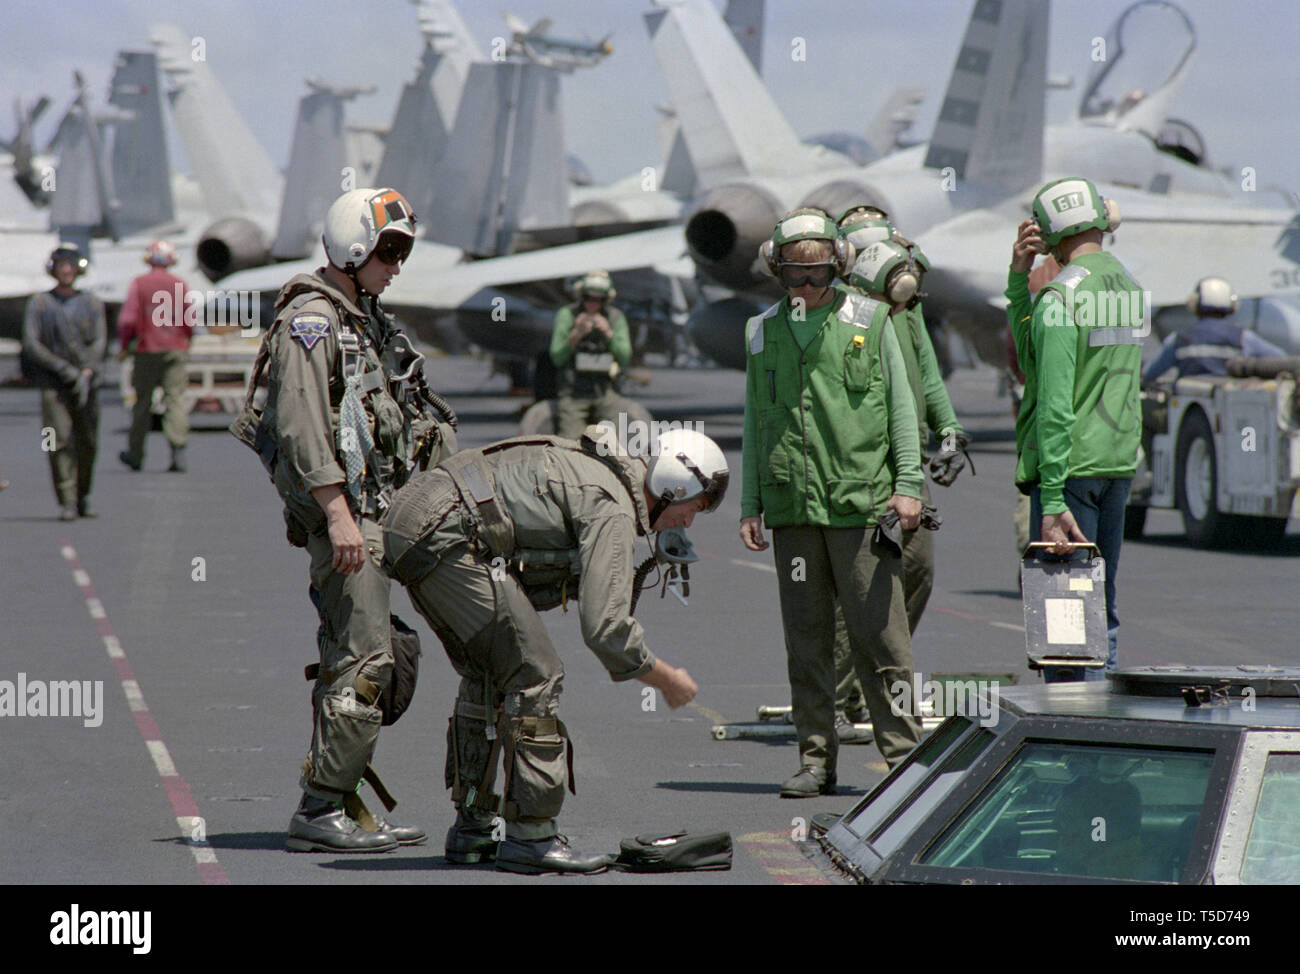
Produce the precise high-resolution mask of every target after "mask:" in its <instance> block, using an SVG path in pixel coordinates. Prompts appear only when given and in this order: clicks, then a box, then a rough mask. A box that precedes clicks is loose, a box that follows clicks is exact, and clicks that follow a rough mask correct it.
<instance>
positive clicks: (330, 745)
mask: <svg viewBox="0 0 1300 974" xmlns="http://www.w3.org/2000/svg"><path fill="white" fill-rule="evenodd" d="M317 719H318V721H319V725H320V726H319V733H318V734H317V736H316V747H315V753H314V755H313V761H312V769H313V771H312V777H313V780H314V782H315V783H316V784H317V785H319V786H321V787H324V788H330V789H332V790H334V791H342V792H347V791H351V790H353V789H354V788H356V786H357V782H359V781H360V780H361V774H362V772H363V771H365V769H366V765H367V764H368V763H370V758H371V755H372V754H373V752H374V749H375V742H376V741H377V740H378V739H379V727H380V722H381V720H382V719H383V714H382V712H381V711H380V710H379V708H378V707H372V706H370V705H369V704H367V703H366V702H365V701H364V700H361V699H358V697H357V695H356V692H355V691H349V690H347V689H345V690H343V691H341V692H337V693H327V694H324V695H323V696H322V697H321V701H320V711H319V715H318V718H317Z"/></svg>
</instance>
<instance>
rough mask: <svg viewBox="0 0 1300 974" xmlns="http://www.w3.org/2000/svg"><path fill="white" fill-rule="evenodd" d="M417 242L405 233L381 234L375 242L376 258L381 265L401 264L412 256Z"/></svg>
mask: <svg viewBox="0 0 1300 974" xmlns="http://www.w3.org/2000/svg"><path fill="white" fill-rule="evenodd" d="M414 243H415V240H414V239H412V238H411V237H408V236H407V235H406V234H404V233H384V234H380V236H379V239H378V240H377V241H376V242H375V258H376V259H377V260H378V261H379V262H380V263H381V264H400V263H402V261H404V260H406V258H407V257H409V256H411V246H412V245H413V244H414Z"/></svg>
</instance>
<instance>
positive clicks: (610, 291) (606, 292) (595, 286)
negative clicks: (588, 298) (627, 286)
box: [573, 271, 617, 301]
mask: <svg viewBox="0 0 1300 974" xmlns="http://www.w3.org/2000/svg"><path fill="white" fill-rule="evenodd" d="M616 293H617V292H616V291H615V290H614V279H613V278H612V277H610V276H609V271H587V273H585V274H583V275H582V277H580V278H578V279H577V280H576V281H574V282H573V296H574V298H575V299H578V300H581V298H582V296H583V295H584V294H599V295H600V296H601V297H602V298H604V299H605V300H606V301H612V300H614V295H615V294H616Z"/></svg>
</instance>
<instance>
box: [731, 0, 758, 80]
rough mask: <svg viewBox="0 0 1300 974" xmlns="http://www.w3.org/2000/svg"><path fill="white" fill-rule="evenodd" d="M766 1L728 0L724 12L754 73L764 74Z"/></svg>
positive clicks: (732, 32) (733, 34)
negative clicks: (764, 16)
mask: <svg viewBox="0 0 1300 974" xmlns="http://www.w3.org/2000/svg"><path fill="white" fill-rule="evenodd" d="M765 5H766V0H727V8H726V10H724V11H723V12H722V19H723V20H724V21H726V24H727V27H728V28H729V29H730V30H731V34H732V36H733V37H735V38H736V43H737V44H739V45H740V49H741V50H742V51H744V52H745V57H747V58H748V59H749V63H750V64H752V65H753V66H754V73H755V74H758V75H762V73H763V8H764V6H765Z"/></svg>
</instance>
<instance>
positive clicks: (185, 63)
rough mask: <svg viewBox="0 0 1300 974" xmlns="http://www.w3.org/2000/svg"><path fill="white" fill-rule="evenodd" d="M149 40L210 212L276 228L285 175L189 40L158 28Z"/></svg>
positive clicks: (168, 28)
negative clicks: (167, 85)
mask: <svg viewBox="0 0 1300 974" xmlns="http://www.w3.org/2000/svg"><path fill="white" fill-rule="evenodd" d="M150 40H151V41H153V43H154V45H155V46H156V47H157V48H158V62H159V64H160V65H161V66H162V69H163V71H164V72H165V73H166V75H167V79H168V81H169V82H170V83H171V86H172V88H171V91H169V92H168V95H169V98H170V100H171V108H172V117H173V118H174V119H175V120H176V127H177V129H178V130H179V131H180V135H181V140H182V142H184V144H185V154H186V155H187V156H188V157H189V162H190V166H191V168H193V170H194V176H195V178H196V179H197V180H198V183H199V188H200V189H201V191H202V193H203V201H204V205H205V207H206V208H207V210H208V212H209V213H210V214H211V215H212V216H213V217H214V218H220V217H223V216H226V215H229V214H235V213H240V214H246V215H248V216H250V218H252V219H254V220H255V221H256V222H258V223H259V224H262V225H264V226H266V227H268V228H269V227H271V226H274V223H275V208H276V206H277V205H278V204H279V201H280V194H281V188H282V184H281V177H280V174H279V173H278V172H277V171H276V168H275V165H274V164H273V163H272V162H271V159H270V157H269V156H267V154H266V151H265V150H264V149H263V148H262V147H261V145H259V144H258V142H257V139H256V138H255V137H254V136H253V133H252V132H251V131H250V130H249V128H248V126H247V125H246V124H245V123H244V120H243V119H242V118H240V117H239V113H238V112H237V111H236V110H235V106H234V105H233V104H231V101H230V98H229V97H228V96H227V95H226V92H225V91H224V89H222V87H221V84H220V82H218V81H217V79H216V77H215V76H214V75H213V74H212V72H211V71H210V70H209V69H208V65H207V62H206V61H204V60H202V59H196V57H195V56H193V55H194V53H195V51H194V49H193V47H192V42H191V40H190V38H188V37H186V36H185V35H184V33H182V32H181V31H180V30H179V29H177V28H176V27H173V26H170V25H159V26H155V27H154V28H153V29H152V31H151V32H150ZM196 42H197V41H196Z"/></svg>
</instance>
